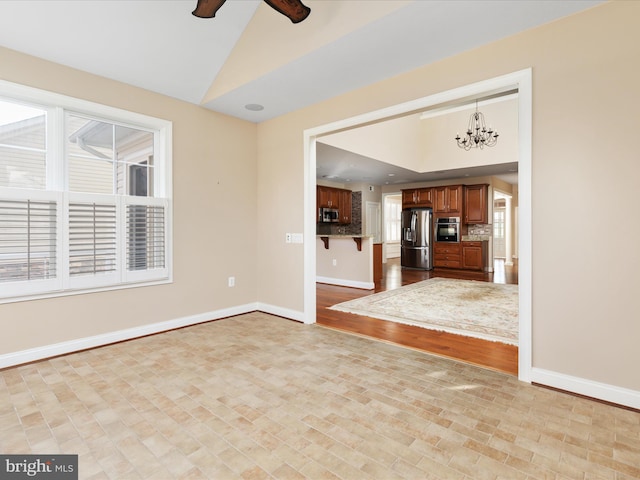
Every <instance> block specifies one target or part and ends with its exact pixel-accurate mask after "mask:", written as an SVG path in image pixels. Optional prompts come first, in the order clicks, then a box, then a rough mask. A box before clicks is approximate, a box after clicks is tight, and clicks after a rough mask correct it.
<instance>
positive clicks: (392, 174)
mask: <svg viewBox="0 0 640 480" xmlns="http://www.w3.org/2000/svg"><path fill="white" fill-rule="evenodd" d="M387 175H388V176H390V177H395V176H396V174H395V173H388V174H387Z"/></svg>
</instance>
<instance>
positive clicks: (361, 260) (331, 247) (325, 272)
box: [316, 234, 375, 290]
mask: <svg viewBox="0 0 640 480" xmlns="http://www.w3.org/2000/svg"><path fill="white" fill-rule="evenodd" d="M316 282H318V283H328V284H331V285H341V286H344V287H354V288H363V289H366V290H371V289H373V288H374V287H375V284H374V279H373V238H372V237H371V236H369V235H347V234H339V235H317V236H316Z"/></svg>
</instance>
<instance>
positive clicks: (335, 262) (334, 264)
mask: <svg viewBox="0 0 640 480" xmlns="http://www.w3.org/2000/svg"><path fill="white" fill-rule="evenodd" d="M331 263H333V266H334V267H335V266H337V265H338V260H336V259H335V258H334V259H333V261H332V262H331Z"/></svg>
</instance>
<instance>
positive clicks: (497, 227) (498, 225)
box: [493, 210, 505, 238]
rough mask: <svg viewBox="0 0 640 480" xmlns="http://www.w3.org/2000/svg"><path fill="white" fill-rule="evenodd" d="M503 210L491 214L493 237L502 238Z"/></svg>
mask: <svg viewBox="0 0 640 480" xmlns="http://www.w3.org/2000/svg"><path fill="white" fill-rule="evenodd" d="M504 213H505V212H504V210H495V211H494V212H493V237H494V238H504Z"/></svg>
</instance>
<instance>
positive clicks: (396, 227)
mask: <svg viewBox="0 0 640 480" xmlns="http://www.w3.org/2000/svg"><path fill="white" fill-rule="evenodd" d="M384 208H385V212H384V218H385V230H386V231H385V241H386V242H388V243H399V242H400V231H401V230H402V227H401V223H402V200H401V199H400V198H391V197H387V198H386V199H385V202H384Z"/></svg>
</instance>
